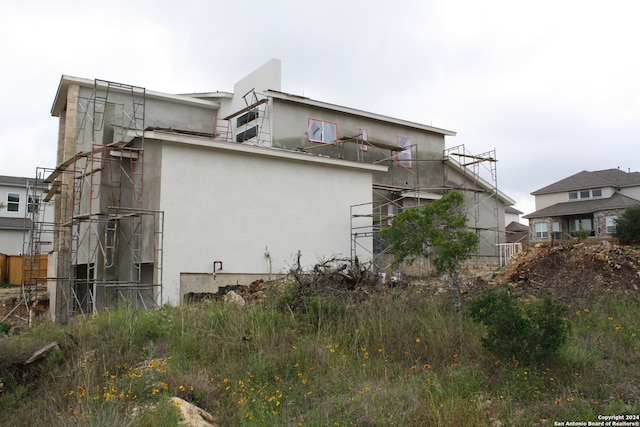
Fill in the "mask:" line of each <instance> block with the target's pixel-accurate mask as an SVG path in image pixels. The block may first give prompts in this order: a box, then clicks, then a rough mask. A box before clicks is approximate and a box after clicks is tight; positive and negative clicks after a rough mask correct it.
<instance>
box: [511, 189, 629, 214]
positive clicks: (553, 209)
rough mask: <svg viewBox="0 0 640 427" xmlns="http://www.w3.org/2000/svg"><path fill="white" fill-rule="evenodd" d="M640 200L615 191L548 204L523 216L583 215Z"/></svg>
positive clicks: (621, 207) (623, 206)
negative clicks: (603, 196) (591, 197)
mask: <svg viewBox="0 0 640 427" xmlns="http://www.w3.org/2000/svg"><path fill="white" fill-rule="evenodd" d="M639 204H640V200H636V199H632V198H631V197H627V196H624V195H622V194H620V193H615V194H614V195H613V196H611V197H609V198H606V199H591V200H585V201H579V202H563V203H556V204H555V205H551V206H548V207H546V208H544V209H540V210H539V211H535V212H533V213H530V214H528V215H525V216H524V217H523V218H526V219H531V218H543V217H555V216H568V215H581V214H589V213H593V212H597V211H602V210H606V209H625V208H628V207H630V206H635V205H639Z"/></svg>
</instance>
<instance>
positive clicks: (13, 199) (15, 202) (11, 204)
mask: <svg viewBox="0 0 640 427" xmlns="http://www.w3.org/2000/svg"><path fill="white" fill-rule="evenodd" d="M19 210H20V194H18V193H9V194H8V195H7V212H18V211H19Z"/></svg>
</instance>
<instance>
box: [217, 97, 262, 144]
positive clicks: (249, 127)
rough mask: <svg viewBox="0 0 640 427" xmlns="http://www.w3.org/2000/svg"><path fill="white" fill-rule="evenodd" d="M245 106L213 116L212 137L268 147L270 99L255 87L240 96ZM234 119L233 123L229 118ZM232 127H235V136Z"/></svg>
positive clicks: (224, 140)
mask: <svg viewBox="0 0 640 427" xmlns="http://www.w3.org/2000/svg"><path fill="white" fill-rule="evenodd" d="M242 99H243V100H244V102H245V105H246V106H245V107H244V108H242V109H240V110H238V111H236V112H234V113H232V114H229V115H228V116H226V117H224V118H218V117H216V118H214V124H213V135H212V138H213V139H215V140H218V141H223V142H235V143H239V144H256V145H260V146H265V147H270V146H271V144H272V140H271V118H270V101H269V98H268V97H267V96H265V95H264V94H262V93H259V92H256V90H255V88H254V89H251V90H249V91H248V92H247V93H245V94H244V95H243V96H242ZM233 119H236V124H235V125H234V124H233V123H232V122H231V120H233ZM233 129H235V137H234V132H233Z"/></svg>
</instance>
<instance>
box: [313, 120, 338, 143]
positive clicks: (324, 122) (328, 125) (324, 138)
mask: <svg viewBox="0 0 640 427" xmlns="http://www.w3.org/2000/svg"><path fill="white" fill-rule="evenodd" d="M313 123H319V124H320V138H321V139H315V138H313V137H312V136H311V135H312V131H311V125H312V124H313ZM328 128H333V130H334V131H333V135H330V136H333V140H328V139H327V135H326V129H328ZM313 133H314V134H315V132H313ZM307 139H308V140H309V142H315V143H318V144H333V145H336V144H337V143H338V123H336V122H331V121H329V120H322V119H314V118H311V117H310V118H309V119H307Z"/></svg>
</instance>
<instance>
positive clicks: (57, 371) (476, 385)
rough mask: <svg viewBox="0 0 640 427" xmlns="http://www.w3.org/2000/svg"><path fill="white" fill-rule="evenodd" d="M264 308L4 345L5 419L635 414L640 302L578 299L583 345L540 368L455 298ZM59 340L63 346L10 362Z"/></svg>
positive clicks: (521, 418)
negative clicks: (494, 341)
mask: <svg viewBox="0 0 640 427" xmlns="http://www.w3.org/2000/svg"><path fill="white" fill-rule="evenodd" d="M269 301H273V303H272V304H269V303H265V304H264V305H263V306H258V305H249V306H245V307H235V306H231V305H226V304H224V303H223V302H218V301H204V302H201V303H198V304H192V305H184V306H181V307H162V308H161V309H158V310H152V311H141V310H138V309H134V308H132V307H127V306H122V307H119V308H118V309H117V310H113V311H110V312H104V313H100V314H98V315H97V316H94V317H91V318H89V319H86V320H77V321H74V322H72V323H70V324H69V325H67V326H52V325H42V326H38V327H35V328H32V329H29V330H27V331H25V332H24V333H22V334H21V335H16V336H13V337H6V338H1V339H0V383H3V384H4V385H3V388H2V392H0V406H2V407H3V408H5V410H4V419H3V423H4V424H6V425H34V424H36V425H51V426H64V425H71V424H76V425H86V426H91V425H95V426H97V425H115V426H151V425H154V426H155V425H164V426H170V425H177V423H178V413H177V411H176V408H175V407H172V404H170V403H168V402H169V398H170V397H172V396H177V397H180V398H182V399H184V400H186V401H188V402H191V403H193V404H195V405H197V406H199V407H201V408H202V409H204V410H206V411H208V412H209V413H211V414H213V415H214V416H215V418H216V419H217V420H218V423H219V425H230V426H240V425H293V426H296V425H300V426H308V425H323V426H324V425H329V426H331V425H340V426H345V425H346V426H349V425H354V426H356V425H357V426H360V425H399V426H400V425H401V426H411V425H416V426H417V425H441V426H448V425H459V426H494V425H498V423H502V425H523V426H527V425H534V424H536V425H537V424H539V423H540V422H541V420H566V419H573V420H578V419H579V420H595V417H596V416H597V415H598V414H602V415H606V414H612V415H615V414H620V413H625V412H627V413H628V412H630V411H633V410H634V408H637V407H638V405H640V392H639V390H638V388H637V384H639V383H640V374H638V371H637V368H636V367H637V365H638V363H639V362H640V352H639V351H638V350H640V340H639V338H638V333H639V329H640V320H639V319H638V317H637V315H636V314H635V313H637V310H638V304H637V302H634V301H629V300H615V299H608V300H605V299H599V300H592V301H580V302H576V305H574V306H572V307H571V310H570V311H569V312H568V313H565V314H564V317H563V322H564V323H570V324H571V325H572V326H573V328H572V329H573V333H572V334H571V335H570V336H567V337H566V341H565V342H564V345H562V346H560V347H559V348H558V351H557V357H555V358H551V359H543V360H542V362H541V363H533V362H531V363H529V362H527V360H526V359H525V358H522V359H514V358H511V357H507V358H502V359H499V360H497V359H496V357H494V355H493V354H492V353H490V352H489V351H487V349H485V348H484V347H483V345H482V340H481V338H482V336H483V332H484V328H483V326H482V325H480V324H478V323H475V322H473V321H472V320H471V319H469V318H468V317H463V316H457V315H456V313H455V312H454V310H453V306H452V304H451V297H450V296H448V295H439V296H436V297H433V296H427V295H426V294H424V293H420V292H419V289H412V288H408V289H392V290H387V291H385V292H380V293H371V295H369V297H368V298H366V299H362V298H360V297H359V298H358V299H357V300H354V299H350V298H342V299H340V300H337V299H329V300H327V299H322V298H314V297H313V296H312V295H305V296H304V298H300V299H299V300H298V303H299V304H300V305H298V306H296V310H291V309H288V308H287V304H286V303H283V299H282V298H280V297H278V296H271V297H270V298H269ZM289 307H291V306H289ZM531 307H536V309H538V310H543V311H544V310H546V309H545V308H544V307H545V306H544V301H542V305H540V304H534V305H532V306H531ZM540 307H542V308H540ZM552 312H553V311H552ZM523 313H524V312H523ZM529 313H530V314H534V313H533V312H529ZM553 313H555V314H558V312H553ZM534 319H535V316H534ZM551 323H553V322H551ZM49 341H56V342H58V343H59V347H60V349H59V350H57V352H54V353H53V354H52V355H51V356H50V357H47V358H45V359H43V360H41V361H40V362H39V363H38V364H34V365H33V366H20V365H16V363H15V360H17V359H16V355H19V354H20V353H21V352H22V351H28V350H30V349H32V348H34V347H37V345H38V344H39V343H40V344H41V343H45V342H49Z"/></svg>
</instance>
